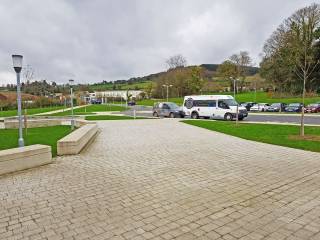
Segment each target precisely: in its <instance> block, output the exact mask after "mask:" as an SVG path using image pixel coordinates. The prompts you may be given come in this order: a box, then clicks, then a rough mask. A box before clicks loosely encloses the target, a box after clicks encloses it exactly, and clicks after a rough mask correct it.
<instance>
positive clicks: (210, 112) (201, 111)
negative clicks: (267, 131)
mask: <svg viewBox="0 0 320 240" xmlns="http://www.w3.org/2000/svg"><path fill="white" fill-rule="evenodd" d="M237 108H238V119H239V120H243V119H244V118H246V117H247V116H248V111H247V109H246V108H245V107H242V106H239V107H238V103H237V102H236V101H235V100H234V98H233V97H232V96H229V95H198V96H185V97H184V101H183V111H184V113H185V114H186V116H190V117H191V118H193V119H197V118H201V117H202V118H214V119H224V120H228V121H232V120H233V119H236V117H237Z"/></svg>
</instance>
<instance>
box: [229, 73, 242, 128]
mask: <svg viewBox="0 0 320 240" xmlns="http://www.w3.org/2000/svg"><path fill="white" fill-rule="evenodd" d="M230 79H231V80H233V98H234V100H235V101H236V92H237V91H236V89H237V81H240V80H239V79H236V78H233V77H230ZM238 120H239V103H238V102H237V110H236V125H238Z"/></svg>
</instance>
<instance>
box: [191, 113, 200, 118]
mask: <svg viewBox="0 0 320 240" xmlns="http://www.w3.org/2000/svg"><path fill="white" fill-rule="evenodd" d="M191 118H192V119H198V118H199V114H198V113H197V112H193V113H192V114H191Z"/></svg>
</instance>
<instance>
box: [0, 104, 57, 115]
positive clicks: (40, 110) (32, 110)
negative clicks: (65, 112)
mask: <svg viewBox="0 0 320 240" xmlns="http://www.w3.org/2000/svg"><path fill="white" fill-rule="evenodd" d="M60 109H63V106H56V107H46V108H30V109H27V114H28V115H34V114H38V113H45V112H51V111H55V110H60ZM22 113H24V109H23V110H22ZM17 115H18V111H17V110H9V111H0V117H13V116H17Z"/></svg>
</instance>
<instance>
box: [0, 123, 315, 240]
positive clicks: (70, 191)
mask: <svg viewBox="0 0 320 240" xmlns="http://www.w3.org/2000/svg"><path fill="white" fill-rule="evenodd" d="M99 125H100V127H101V133H100V134H99V135H98V136H97V138H96V140H95V142H94V144H92V145H91V146H90V147H89V148H88V149H87V150H86V152H84V153H83V154H81V155H79V156H70V157H61V158H58V159H57V161H55V163H54V164H51V165H47V166H43V167H40V168H37V169H33V170H26V171H22V172H19V173H15V174H9V175H4V176H1V177H0V189H1V190H0V239H32V240H36V239H130V240H131V239H132V240H138V239H164V240H166V239H177V240H179V239H181V240H189V239H203V240H205V239H219V240H232V239H243V240H245V239H248V240H250V239H251V240H258V239H275V240H278V239H287V240H298V239H299V240H300V239H320V154H317V153H311V152H304V151H300V150H294V149H289V148H283V147H277V146H272V145H266V144H262V143H256V142H251V141H245V140H241V139H238V138H234V137H231V136H227V135H223V134H220V133H215V132H210V131H208V130H205V129H201V128H197V127H194V126H189V125H186V124H183V123H179V122H177V121H176V120H174V119H172V120H170V119H163V120H136V121H107V122H103V123H102V122H101V123H99Z"/></svg>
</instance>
